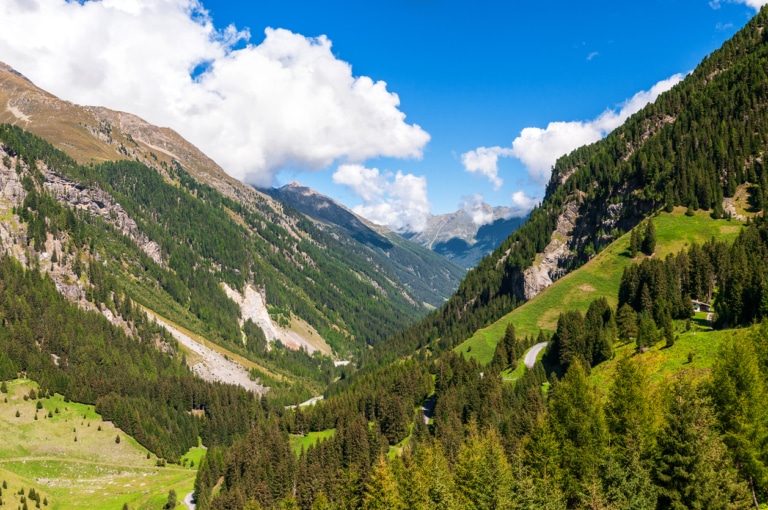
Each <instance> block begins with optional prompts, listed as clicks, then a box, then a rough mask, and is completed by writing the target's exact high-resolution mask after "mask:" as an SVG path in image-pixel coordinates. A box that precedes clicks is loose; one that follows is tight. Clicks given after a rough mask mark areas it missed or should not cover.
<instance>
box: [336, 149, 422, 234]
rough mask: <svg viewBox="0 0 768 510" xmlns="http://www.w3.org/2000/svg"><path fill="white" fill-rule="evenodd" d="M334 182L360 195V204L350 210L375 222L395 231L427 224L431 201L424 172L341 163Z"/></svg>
mask: <svg viewBox="0 0 768 510" xmlns="http://www.w3.org/2000/svg"><path fill="white" fill-rule="evenodd" d="M333 182H335V183H336V184H342V185H344V186H346V187H347V188H349V189H350V190H351V191H352V192H353V193H355V194H356V195H357V196H359V197H360V198H361V199H362V200H363V204H362V205H359V206H356V207H353V208H352V210H353V211H354V212H355V213H357V214H359V215H360V216H362V217H364V218H367V219H369V220H371V221H372V222H374V223H377V224H379V225H386V226H388V227H389V228H391V229H392V230H394V231H396V232H421V231H422V230H424V228H425V227H426V226H427V219H428V218H429V208H430V205H429V200H428V199H427V179H426V177H424V176H416V175H413V174H403V173H402V172H401V171H399V170H398V172H397V173H395V174H393V173H391V172H383V173H382V172H379V169H378V168H366V167H364V166H363V165H360V164H344V165H340V166H339V167H338V168H337V169H336V172H334V174H333Z"/></svg>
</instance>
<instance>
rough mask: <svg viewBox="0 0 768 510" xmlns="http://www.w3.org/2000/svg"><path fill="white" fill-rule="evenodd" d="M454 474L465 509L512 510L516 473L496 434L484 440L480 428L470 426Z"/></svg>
mask: <svg viewBox="0 0 768 510" xmlns="http://www.w3.org/2000/svg"><path fill="white" fill-rule="evenodd" d="M454 473H455V480H456V488H457V492H458V493H459V495H460V497H461V500H462V506H464V507H466V508H475V509H477V510H492V509H503V508H510V504H511V498H512V473H511V471H510V469H509V464H508V463H507V459H506V457H505V455H504V451H503V449H502V447H501V444H500V442H499V438H498V436H497V435H496V434H495V433H493V432H489V433H487V434H486V435H484V436H483V437H481V436H480V434H479V433H478V431H477V425H476V424H475V423H474V422H473V423H472V424H470V430H469V436H468V438H467V439H466V440H465V442H464V444H463V445H462V447H461V450H460V451H459V459H458V463H457V464H456V467H455V471H454Z"/></svg>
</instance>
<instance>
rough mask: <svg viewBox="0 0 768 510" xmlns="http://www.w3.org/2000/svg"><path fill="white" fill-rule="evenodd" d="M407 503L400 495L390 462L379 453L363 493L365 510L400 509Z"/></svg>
mask: <svg viewBox="0 0 768 510" xmlns="http://www.w3.org/2000/svg"><path fill="white" fill-rule="evenodd" d="M404 508H405V503H404V502H403V500H402V499H401V497H400V492H399V490H398V487H397V481H396V480H395V477H394V475H393V474H392V470H391V469H390V466H389V463H387V460H386V459H385V458H384V455H379V459H378V461H376V464H375V465H374V467H373V472H372V473H371V477H370V479H369V480H368V483H366V485H365V492H364V494H363V509H364V510H389V509H392V510H399V509H404Z"/></svg>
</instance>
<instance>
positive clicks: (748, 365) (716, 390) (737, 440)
mask: <svg viewBox="0 0 768 510" xmlns="http://www.w3.org/2000/svg"><path fill="white" fill-rule="evenodd" d="M764 380H765V377H764V375H763V374H762V373H761V370H760V363H759V358H758V355H757V352H756V350H755V348H754V344H753V341H752V339H747V340H741V339H733V340H730V341H728V342H725V343H723V344H722V345H721V346H720V349H719V350H718V353H717V358H716V360H715V364H714V366H713V367H712V383H711V385H710V395H711V396H712V400H713V402H714V405H715V412H716V415H717V418H718V424H719V427H720V430H722V432H723V441H724V442H725V444H726V445H727V446H728V448H729V451H730V452H731V455H732V456H733V459H734V463H735V465H736V466H737V467H738V469H739V472H740V474H741V477H742V479H744V480H750V483H751V484H752V485H753V487H754V489H755V492H756V494H757V497H758V498H759V499H760V500H765V498H766V496H768V450H766V448H765V446H764V445H765V444H767V443H768V404H767V403H766V401H767V400H768V398H766V397H768V395H766V388H765V383H764V382H763V381H764Z"/></svg>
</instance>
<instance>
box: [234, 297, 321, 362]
mask: <svg viewBox="0 0 768 510" xmlns="http://www.w3.org/2000/svg"><path fill="white" fill-rule="evenodd" d="M222 287H223V288H224V292H225V293H226V294H227V297H229V299H231V300H232V301H234V302H235V303H237V304H238V306H240V313H241V315H242V317H241V319H240V326H242V325H243V323H244V322H245V321H246V320H248V319H251V320H252V321H253V322H254V324H256V325H257V326H259V327H260V328H261V329H262V330H263V331H264V335H265V336H266V337H267V341H268V342H274V341H278V342H280V343H282V344H283V345H285V346H286V347H288V348H289V349H301V348H302V347H303V348H304V349H306V350H307V352H308V353H309V354H312V353H313V352H315V351H317V350H319V351H320V352H321V353H322V354H326V355H330V354H331V348H330V346H329V345H328V344H326V343H325V341H324V340H323V339H322V338H321V337H320V335H319V334H318V333H317V332H314V333H313V335H312V337H313V339H314V341H312V342H310V341H309V340H308V339H306V338H304V337H302V336H301V335H299V334H298V333H296V332H295V331H291V330H289V329H285V328H281V327H279V326H276V325H275V324H274V323H273V322H272V319H271V318H270V316H269V311H268V310H267V307H266V305H265V303H264V297H263V296H262V295H261V294H260V293H259V292H258V291H257V290H256V289H254V288H253V286H252V285H246V286H245V289H244V291H243V294H240V293H239V292H238V291H236V290H234V289H232V288H231V287H230V286H229V285H227V284H226V283H222Z"/></svg>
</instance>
